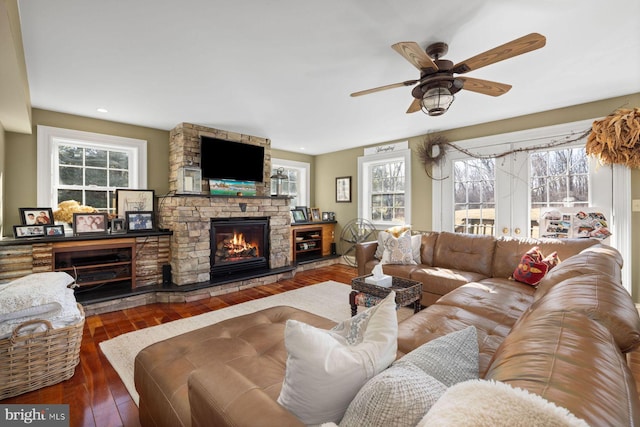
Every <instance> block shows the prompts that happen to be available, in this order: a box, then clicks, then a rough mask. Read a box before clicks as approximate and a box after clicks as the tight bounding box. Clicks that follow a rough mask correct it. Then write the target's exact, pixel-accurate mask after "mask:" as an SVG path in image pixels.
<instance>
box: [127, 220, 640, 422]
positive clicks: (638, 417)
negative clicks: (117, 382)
mask: <svg viewBox="0 0 640 427" xmlns="http://www.w3.org/2000/svg"><path fill="white" fill-rule="evenodd" d="M443 235H444V236H445V239H447V240H448V239H450V238H454V237H456V236H449V235H446V234H444V233H440V234H439V235H438V236H437V237H436V240H438V239H440V237H441V236H443ZM468 237H469V236H464V235H461V236H460V238H461V239H467V238H468ZM472 238H473V239H475V238H478V237H477V236H474V237H472ZM478 239H479V240H482V243H485V241H484V240H483V239H485V238H484V237H482V238H478ZM498 240H500V239H498ZM473 241H474V242H476V240H473ZM531 243H533V242H532V241H530V240H526V241H520V242H512V241H509V242H506V243H505V245H506V246H505V245H500V248H498V246H499V244H500V242H499V241H496V242H494V244H493V250H491V256H489V257H487V256H486V254H484V253H481V254H478V255H477V257H484V258H483V259H484V260H486V261H487V262H489V264H490V265H491V269H490V270H484V271H485V272H486V273H491V274H484V275H483V276H482V277H483V278H480V280H479V281H474V280H470V281H469V282H468V283H465V284H460V285H458V286H452V288H453V290H452V291H451V292H448V293H446V292H445V293H444V294H445V295H444V296H443V297H441V298H440V299H439V300H438V301H437V302H434V303H432V304H431V305H430V306H429V307H427V308H426V309H424V310H422V311H421V312H420V313H418V314H415V315H413V316H411V317H410V318H408V319H406V320H405V321H403V322H401V323H400V325H399V337H398V346H399V350H400V351H401V352H403V353H407V352H409V351H411V350H412V349H414V348H416V347H417V346H419V345H421V344H422V343H424V342H427V341H429V340H432V339H434V338H437V337H439V336H442V335H444V334H447V333H449V332H453V331H457V330H461V329H463V328H465V327H467V326H468V325H475V327H476V329H477V332H478V344H479V349H480V358H479V362H480V376H481V378H485V379H492V380H496V381H502V382H505V383H508V384H511V385H512V386H515V387H519V388H522V389H525V390H529V391H530V392H533V393H536V394H538V395H540V396H542V397H544V398H545V399H547V400H548V401H551V402H553V403H555V404H556V405H559V406H561V407H564V408H567V409H568V410H569V411H571V412H572V413H573V414H574V415H576V416H577V417H579V418H582V419H583V420H585V421H586V422H587V423H588V424H589V425H592V426H600V425H616V426H627V425H640V401H639V400H638V393H637V390H636V384H635V381H634V378H633V375H632V373H631V370H630V369H629V367H628V365H627V364H626V360H625V354H624V353H625V352H629V351H631V350H632V349H634V348H636V347H637V346H638V345H639V344H640V317H638V312H637V310H636V308H635V305H634V304H633V301H632V299H631V297H630V296H629V294H628V293H627V291H626V290H625V289H624V288H623V287H622V285H621V274H620V271H621V266H622V258H621V256H620V254H619V253H618V252H617V251H616V250H615V249H612V248H610V247H608V246H604V245H601V244H597V242H591V241H589V242H587V241H585V242H582V243H580V244H582V245H584V246H587V247H585V248H584V249H583V250H581V251H579V253H577V254H576V255H573V256H565V255H567V254H568V253H569V252H565V250H567V251H568V250H569V249H567V248H566V246H565V245H567V244H573V243H572V242H555V243H553V242H548V243H549V245H554V246H553V248H554V249H558V252H559V253H561V254H565V255H561V259H562V260H563V261H562V262H561V263H560V264H559V265H558V266H557V267H555V268H554V269H553V270H551V271H550V272H549V273H548V274H547V275H546V277H545V278H544V279H543V281H542V282H541V283H540V284H539V285H538V286H537V287H533V286H530V285H526V284H523V283H519V282H515V281H513V280H509V279H508V278H505V277H494V272H497V271H504V272H505V273H506V272H507V271H508V270H509V268H511V266H510V263H511V262H512V261H513V260H516V261H515V262H516V263H517V260H518V259H519V258H520V255H521V254H522V253H524V252H525V251H526V250H528V249H529V247H530V244H531ZM577 244H578V243H576V245H577ZM436 246H437V245H436ZM436 246H434V247H436ZM448 247H451V246H450V245H449V246H448ZM469 247H470V246H469V245H464V247H463V248H464V250H468V248H469ZM471 247H474V246H473V245H472V246H471ZM507 247H510V248H511V249H512V250H513V251H514V252H516V253H517V254H513V253H507V252H506V248H507ZM360 250H361V249H360ZM543 250H545V249H543ZM434 252H435V253H434V256H435V257H436V259H438V257H439V256H440V255H436V254H437V253H438V252H437V251H434ZM518 254H520V255H518ZM497 255H500V256H504V257H506V259H503V260H499V261H496V260H495V257H496V256H497ZM508 260H511V261H508ZM476 261H477V260H476ZM448 262H449V264H448V265H449V266H448V267H441V268H446V269H448V270H455V269H456V267H460V266H463V264H462V261H459V262H458V264H456V262H457V261H448ZM500 269H502V270H500ZM460 271H464V270H460ZM474 274H478V273H475V272H474ZM496 274H497V273H496ZM449 277H454V278H455V277H456V276H455V275H451V276H449ZM474 277H476V276H474ZM433 294H434V295H435V293H433ZM345 303H346V302H345ZM290 318H294V319H298V320H302V321H304V322H308V323H310V324H312V325H315V326H319V327H326V328H329V327H331V326H332V325H333V324H334V323H333V322H331V321H329V320H327V319H323V318H322V317H318V316H315V315H313V314H310V313H306V312H303V311H300V310H297V309H294V308H290V307H275V308H271V309H267V310H263V311H261V312H257V313H253V314H249V315H245V316H241V317H238V318H234V319H229V320H226V321H223V322H221V323H218V324H215V325H212V326H209V327H206V328H202V329H199V330H196V331H193V332H189V333H186V334H183V335H181V336H178V337H175V338H171V339H169V340H166V341H163V342H160V343H156V344H153V345H151V346H149V347H147V348H146V349H144V350H143V351H141V352H140V353H139V355H138V356H137V358H136V361H135V383H136V388H137V390H138V392H139V394H140V420H141V424H142V425H143V426H152V425H158V426H160V425H166V426H178V425H182V426H189V425H193V426H212V425H215V426H224V425H228V426H273V425H278V426H300V425H302V423H301V422H300V421H299V420H298V419H297V418H296V417H294V416H293V415H292V414H291V413H290V412H288V411H286V410H285V409H284V408H283V407H281V406H280V405H279V404H278V403H277V402H276V399H277V397H278V395H279V393H280V388H281V385H282V381H283V378H284V373H285V363H286V350H285V347H284V342H283V331H284V325H285V322H286V320H287V319H290ZM459 404H460V405H461V406H464V405H465V402H464V401H461V402H460V403H459Z"/></svg>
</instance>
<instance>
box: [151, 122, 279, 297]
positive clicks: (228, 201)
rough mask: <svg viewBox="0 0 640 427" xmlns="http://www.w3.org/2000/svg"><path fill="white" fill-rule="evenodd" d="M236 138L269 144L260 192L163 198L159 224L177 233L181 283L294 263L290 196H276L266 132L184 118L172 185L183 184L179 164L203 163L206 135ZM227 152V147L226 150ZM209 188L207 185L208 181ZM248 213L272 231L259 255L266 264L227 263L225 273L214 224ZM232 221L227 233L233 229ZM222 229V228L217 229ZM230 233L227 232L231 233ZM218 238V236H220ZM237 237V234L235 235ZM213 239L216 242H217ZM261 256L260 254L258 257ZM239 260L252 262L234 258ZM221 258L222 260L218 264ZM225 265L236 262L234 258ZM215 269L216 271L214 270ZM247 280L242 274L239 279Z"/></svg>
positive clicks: (175, 263)
mask: <svg viewBox="0 0 640 427" xmlns="http://www.w3.org/2000/svg"><path fill="white" fill-rule="evenodd" d="M201 135H207V136H212V137H215V138H222V139H230V140H234V141H238V142H245V143H248V144H259V145H263V146H264V147H265V177H264V182H263V183H262V184H259V185H257V188H256V194H257V195H256V196H211V195H209V194H207V193H208V191H206V192H205V191H203V192H202V194H188V195H178V194H172V195H169V196H165V197H160V198H158V213H159V217H158V225H159V226H160V227H162V228H168V229H170V230H171V231H173V236H172V237H171V271H172V281H173V283H175V284H177V285H187V284H193V283H201V282H210V283H212V284H216V282H219V281H224V280H225V276H229V275H230V274H232V275H233V276H234V277H235V276H236V273H237V272H238V271H237V270H247V273H248V274H247V277H251V276H252V274H253V273H252V272H254V271H255V269H268V270H272V271H278V270H279V269H283V268H286V267H290V265H291V260H290V225H291V214H290V212H289V211H290V207H289V199H288V198H284V197H270V196H269V193H270V182H269V176H270V173H269V172H270V170H271V142H270V141H269V140H268V139H265V138H258V137H254V136H248V135H242V134H234V133H230V132H225V131H221V130H217V129H212V128H207V127H204V126H198V125H193V124H189V123H182V124H180V125H178V126H176V128H174V129H173V130H172V131H171V133H170V142H169V144H170V145H169V189H170V190H171V192H172V193H175V191H176V189H177V178H178V169H179V168H181V167H185V166H196V167H198V166H200V156H199V152H200V136H201ZM221 155H222V153H221ZM203 187H204V188H205V189H206V186H203ZM237 219H242V220H245V221H249V222H250V223H252V224H253V223H254V221H255V220H260V221H264V222H265V223H266V231H265V233H266V236H265V237H264V240H265V241H264V242H263V243H262V247H263V250H262V251H263V252H262V253H261V255H260V256H259V257H258V258H259V261H260V262H262V266H260V267H257V266H256V265H254V264H256V263H254V262H250V263H249V264H252V267H255V269H254V268H251V269H244V268H235V267H233V268H232V269H231V270H232V271H231V272H230V271H229V269H227V271H225V269H224V268H223V269H222V270H220V272H221V273H220V274H218V272H216V269H215V268H212V267H213V265H215V264H216V258H215V252H216V250H217V246H218V244H219V242H218V241H216V240H213V239H212V237H213V236H212V224H218V223H217V222H216V221H218V222H219V223H220V225H222V226H223V229H224V225H225V224H227V225H229V221H232V220H233V221H235V220H237ZM228 228H229V227H227V229H226V230H223V234H227V235H228V233H229V230H228ZM217 233H218V230H217V229H216V235H217ZM227 237H228V236H225V238H227ZM216 238H217V237H216ZM231 238H233V237H232V236H231ZM212 241H213V242H216V243H215V246H216V247H213V248H212ZM252 261H256V260H252ZM234 262H236V264H235V266H238V265H242V264H243V263H245V262H248V260H246V259H240V260H237V259H236V260H234ZM220 263H221V261H220V260H218V266H219V265H220ZM222 264H223V265H226V266H230V265H234V264H232V263H225V262H224V261H222ZM212 273H213V274H212ZM238 280H241V279H238Z"/></svg>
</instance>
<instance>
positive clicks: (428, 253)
mask: <svg viewBox="0 0 640 427" xmlns="http://www.w3.org/2000/svg"><path fill="white" fill-rule="evenodd" d="M438 235H439V233H438V232H435V231H431V232H423V233H422V234H421V243H420V262H418V264H423V265H426V266H429V267H433V252H434V251H435V248H436V242H437V241H438Z"/></svg>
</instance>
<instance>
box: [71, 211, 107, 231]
mask: <svg viewBox="0 0 640 427" xmlns="http://www.w3.org/2000/svg"><path fill="white" fill-rule="evenodd" d="M108 225H109V221H108V220H107V214H106V213H95V212H92V213H84V212H83V213H78V212H74V213H73V234H107V227H108Z"/></svg>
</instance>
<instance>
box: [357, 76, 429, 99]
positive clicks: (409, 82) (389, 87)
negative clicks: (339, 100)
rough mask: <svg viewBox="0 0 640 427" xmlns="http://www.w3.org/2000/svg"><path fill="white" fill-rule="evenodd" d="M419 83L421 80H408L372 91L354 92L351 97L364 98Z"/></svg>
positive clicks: (375, 88)
mask: <svg viewBox="0 0 640 427" xmlns="http://www.w3.org/2000/svg"><path fill="white" fill-rule="evenodd" d="M418 81H419V80H406V81H404V82H399V83H392V84H390V85H384V86H379V87H374V88H372V89H366V90H361V91H359V92H353V93H352V94H351V96H362V95H368V94H370V93H374V92H380V91H383V90H387V89H393V88H396V87H402V86H412V85H414V84H416V83H418Z"/></svg>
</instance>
